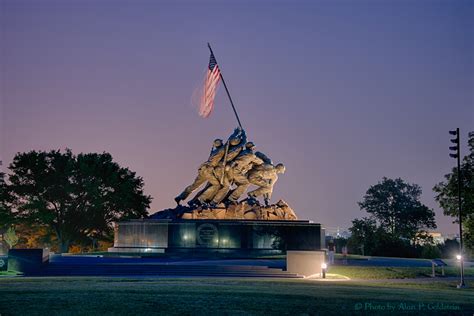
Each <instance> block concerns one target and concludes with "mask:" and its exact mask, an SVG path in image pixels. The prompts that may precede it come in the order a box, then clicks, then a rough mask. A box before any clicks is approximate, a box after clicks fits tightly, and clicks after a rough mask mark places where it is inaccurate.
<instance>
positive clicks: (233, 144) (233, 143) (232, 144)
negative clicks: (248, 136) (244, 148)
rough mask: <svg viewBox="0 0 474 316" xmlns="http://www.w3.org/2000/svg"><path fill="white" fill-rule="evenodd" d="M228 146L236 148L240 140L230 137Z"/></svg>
mask: <svg viewBox="0 0 474 316" xmlns="http://www.w3.org/2000/svg"><path fill="white" fill-rule="evenodd" d="M229 144H230V145H231V146H237V145H238V144H240V138H238V137H232V138H231V139H229Z"/></svg>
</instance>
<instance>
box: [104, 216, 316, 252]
mask: <svg viewBox="0 0 474 316" xmlns="http://www.w3.org/2000/svg"><path fill="white" fill-rule="evenodd" d="M323 242H324V229H323V228H322V227H321V225H320V224H316V223H310V222H309V221H303V220H291V221H269V220H166V219H164V220H153V219H144V220H131V221H126V222H119V223H116V226H115V239H114V247H113V248H110V249H109V252H132V253H156V252H165V253H190V254H192V253H201V254H203V253H204V254H205V253H233V254H242V255H252V256H253V255H256V256H258V255H263V254H278V253H284V252H285V251H286V250H307V251H315V250H320V249H321V248H322V247H323V244H322V243H323Z"/></svg>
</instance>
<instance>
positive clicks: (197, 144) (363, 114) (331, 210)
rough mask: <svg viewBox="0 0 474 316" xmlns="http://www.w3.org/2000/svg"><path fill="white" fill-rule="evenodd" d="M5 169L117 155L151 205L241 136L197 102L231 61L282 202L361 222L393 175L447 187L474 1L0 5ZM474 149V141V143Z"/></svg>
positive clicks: (442, 220) (469, 106)
mask: <svg viewBox="0 0 474 316" xmlns="http://www.w3.org/2000/svg"><path fill="white" fill-rule="evenodd" d="M0 31H1V37H0V52H1V55H0V106H1V107H0V159H1V160H3V162H4V166H3V167H2V168H5V167H6V166H5V165H7V164H9V163H10V162H11V160H12V158H13V156H14V154H15V153H16V152H21V151H28V150H32V149H36V150H50V149H59V148H61V149H64V148H66V147H69V148H71V149H72V150H73V152H75V153H79V152H102V151H107V152H110V153H111V154H112V155H113V157H114V158H115V160H116V161H118V162H119V163H120V164H121V165H123V166H127V167H129V168H130V169H131V170H133V171H136V172H137V174H138V175H139V176H142V177H143V178H144V180H145V185H146V186H145V189H146V193H147V194H150V195H151V196H153V198H154V199H153V204H152V209H151V210H152V211H153V212H154V211H156V210H159V209H163V208H167V207H172V206H174V201H173V197H174V196H176V195H177V194H178V193H179V192H181V190H182V189H183V188H184V187H185V186H186V185H188V184H189V183H190V182H191V181H192V180H193V179H194V177H195V175H196V169H197V167H198V166H199V164H200V163H201V162H203V161H205V160H206V158H207V155H208V154H209V149H210V146H211V142H212V140H213V139H214V138H216V137H221V138H224V137H227V136H228V134H230V133H231V131H232V129H233V128H234V127H235V126H236V121H235V118H234V116H233V113H232V110H231V107H230V104H229V102H228V100H227V99H226V95H225V90H224V89H223V87H221V88H220V90H219V91H218V95H217V98H216V107H215V112H214V113H213V114H212V115H211V117H210V118H209V119H202V118H200V117H199V116H198V115H197V111H196V109H195V108H193V106H192V105H191V96H192V94H193V91H194V90H195V89H196V88H198V87H199V85H200V83H201V82H202V79H203V76H204V73H205V68H206V66H207V63H208V59H209V52H208V50H207V47H206V43H207V42H208V41H209V42H211V44H212V45H213V48H214V52H215V54H216V57H217V60H218V62H219V64H220V66H221V69H222V72H223V74H224V77H225V79H226V81H227V84H228V86H229V89H230V92H231V94H232V97H233V99H234V102H235V104H236V107H237V110H238V112H239V115H240V118H241V120H242V124H243V126H244V128H245V129H246V131H247V134H248V136H249V140H252V141H254V142H255V143H256V144H257V146H258V150H260V151H262V152H264V153H266V154H267V155H268V156H270V157H271V158H272V159H273V160H274V161H275V162H284V163H285V165H286V167H287V173H286V174H284V175H282V176H281V177H280V179H279V181H278V183H277V184H276V186H275V191H274V194H273V200H274V201H277V200H278V199H279V198H283V199H284V200H286V201H287V202H288V203H289V204H290V205H291V206H292V207H293V208H294V209H295V210H296V212H297V214H298V215H299V217H300V218H303V219H310V220H313V221H315V222H321V223H323V224H324V225H326V226H327V227H329V228H331V227H338V226H340V227H341V228H345V227H349V226H350V221H351V220H352V219H353V218H356V217H362V216H365V215H366V213H365V212H363V211H360V210H359V208H358V206H357V204H356V202H357V201H360V200H361V198H362V196H363V195H364V193H365V191H366V190H367V188H368V187H369V186H370V185H373V184H376V183H377V182H378V181H380V180H381V179H382V177H383V176H387V177H401V178H403V179H404V180H406V181H408V182H410V183H417V184H419V185H421V187H422V188H423V196H422V201H423V202H424V203H425V204H427V205H428V206H430V207H432V208H434V209H435V211H436V213H437V223H438V227H439V229H438V230H439V231H442V232H444V233H455V232H456V231H457V227H456V226H455V225H453V224H451V221H452V220H451V219H450V218H448V217H445V216H443V214H442V211H441V210H440V209H439V208H438V207H437V205H436V203H435V201H434V199H433V197H434V193H433V192H432V190H431V189H432V187H433V186H434V185H435V184H436V183H437V182H439V181H441V180H442V179H443V175H444V174H445V173H447V172H449V170H450V168H451V167H452V166H453V165H454V163H455V161H454V160H453V159H450V158H449V157H448V146H449V135H448V133H447V131H448V130H449V129H451V128H456V127H460V128H461V132H462V140H463V141H464V143H465V142H466V138H467V132H468V131H469V130H471V131H472V130H474V2H472V1H357V2H356V1H289V0H288V1H270V0H268V1H225V4H224V2H221V1H199V2H198V1H191V0H189V1H173V2H172V1H131V0H130V1H107V0H103V1H98V0H96V1H89V0H83V1H44V0H38V1H33V0H30V1H21V0H15V1H13V0H0ZM463 149H464V153H465V152H466V151H465V149H466V146H464V147H463Z"/></svg>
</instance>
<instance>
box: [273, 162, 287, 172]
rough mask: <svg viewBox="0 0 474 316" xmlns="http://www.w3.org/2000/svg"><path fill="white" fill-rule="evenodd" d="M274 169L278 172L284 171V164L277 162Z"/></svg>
mask: <svg viewBox="0 0 474 316" xmlns="http://www.w3.org/2000/svg"><path fill="white" fill-rule="evenodd" d="M275 169H276V171H277V172H278V173H285V170H286V168H285V165H284V164H282V163H279V164H277V165H276V166H275Z"/></svg>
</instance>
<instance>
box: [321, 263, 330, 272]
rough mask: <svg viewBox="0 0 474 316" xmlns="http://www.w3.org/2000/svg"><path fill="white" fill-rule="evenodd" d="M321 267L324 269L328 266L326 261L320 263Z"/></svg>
mask: <svg viewBox="0 0 474 316" xmlns="http://www.w3.org/2000/svg"><path fill="white" fill-rule="evenodd" d="M321 268H322V269H323V270H326V269H327V268H328V265H327V263H326V262H323V263H321Z"/></svg>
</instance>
